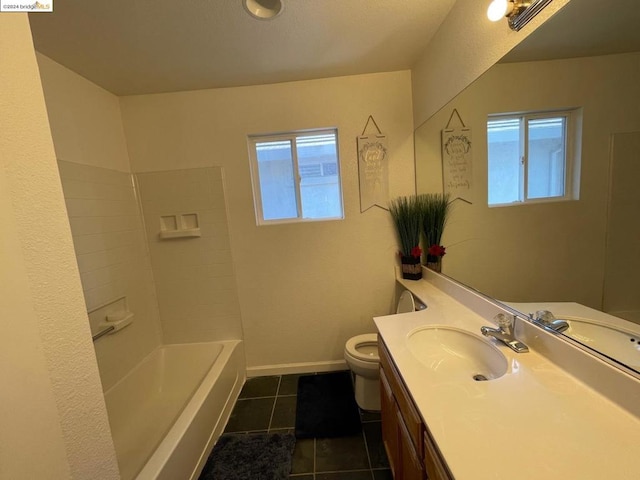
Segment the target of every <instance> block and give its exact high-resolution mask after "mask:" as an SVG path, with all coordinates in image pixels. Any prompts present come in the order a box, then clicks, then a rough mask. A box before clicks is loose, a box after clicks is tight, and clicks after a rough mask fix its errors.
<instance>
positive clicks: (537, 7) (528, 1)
mask: <svg viewBox="0 0 640 480" xmlns="http://www.w3.org/2000/svg"><path fill="white" fill-rule="evenodd" d="M551 1H552V0H493V1H492V2H491V4H490V5H489V8H488V9H487V17H489V20H491V21H492V22H497V21H498V20H500V19H501V18H502V17H507V20H508V22H509V27H510V28H511V29H512V30H516V31H518V30H520V29H521V28H522V27H524V26H525V25H526V24H527V23H529V22H530V21H531V20H532V19H533V18H534V17H535V16H536V15H537V14H538V13H540V12H541V11H542V9H543V8H544V7H546V6H547V5H548V4H550V3H551Z"/></svg>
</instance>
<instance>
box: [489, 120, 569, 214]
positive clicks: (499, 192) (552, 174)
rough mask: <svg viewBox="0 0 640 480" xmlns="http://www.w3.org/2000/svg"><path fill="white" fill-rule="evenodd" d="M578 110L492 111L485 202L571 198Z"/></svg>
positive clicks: (519, 201) (499, 202) (501, 203)
mask: <svg viewBox="0 0 640 480" xmlns="http://www.w3.org/2000/svg"><path fill="white" fill-rule="evenodd" d="M576 115H577V112H576V111H575V110H572V111H561V112H546V113H528V114H517V115H490V116H489V119H488V121H487V150H488V164H489V165H488V170H489V205H490V206H497V205H510V204H515V203H532V202H540V201H552V200H556V201H557V200H566V199H571V198H575V197H576V196H577V193H576V194H574V191H573V189H572V185H573V165H574V163H575V162H574V161H573V158H572V152H573V150H574V149H573V148H572V146H573V141H574V138H577V135H576V133H575V131H574V130H575V128H576V127H575V124H577V119H576V118H575V117H576Z"/></svg>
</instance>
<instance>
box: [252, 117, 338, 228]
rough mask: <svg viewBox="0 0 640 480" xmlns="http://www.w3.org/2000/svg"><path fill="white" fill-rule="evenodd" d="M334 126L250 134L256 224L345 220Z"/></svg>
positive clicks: (336, 135) (336, 136)
mask: <svg viewBox="0 0 640 480" xmlns="http://www.w3.org/2000/svg"><path fill="white" fill-rule="evenodd" d="M337 138H338V134H337V130H335V129H327V130H312V131H302V132H291V133H285V134H278V135H261V136H250V137H249V154H250V158H251V178H252V181H253V197H254V203H255V207H256V218H257V222H258V225H264V224H269V223H283V222H300V221H311V220H330V219H341V218H343V215H342V210H343V209H342V192H341V187H340V167H339V163H338V148H337V144H338V141H337Z"/></svg>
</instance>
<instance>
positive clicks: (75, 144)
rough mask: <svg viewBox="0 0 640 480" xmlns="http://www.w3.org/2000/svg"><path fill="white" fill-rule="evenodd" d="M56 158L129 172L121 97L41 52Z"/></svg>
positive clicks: (44, 85)
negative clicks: (121, 112)
mask: <svg viewBox="0 0 640 480" xmlns="http://www.w3.org/2000/svg"><path fill="white" fill-rule="evenodd" d="M36 58H37V60H38V66H39V68H40V76H41V77H42V80H43V82H42V86H43V89H44V97H45V100H46V102H47V113H48V115H49V123H50V125H51V135H52V136H53V140H54V147H55V150H56V157H57V158H58V160H64V161H66V162H74V163H81V164H83V165H91V166H94V167H102V168H109V169H112V170H119V171H121V172H129V171H131V170H130V167H129V155H128V154H127V146H126V142H125V138H124V132H123V131H122V120H121V118H120V104H119V102H118V97H116V96H115V95H113V94H112V93H109V92H107V91H106V90H104V89H103V88H100V87H98V86H97V85H96V84H94V83H92V82H90V81H88V80H87V79H85V78H83V77H81V76H80V75H78V74H77V73H74V72H72V71H71V70H69V69H67V68H65V67H63V66H62V65H60V64H59V63H56V62H54V61H53V60H51V59H50V58H48V57H45V56H44V55H42V54H40V53H37V54H36Z"/></svg>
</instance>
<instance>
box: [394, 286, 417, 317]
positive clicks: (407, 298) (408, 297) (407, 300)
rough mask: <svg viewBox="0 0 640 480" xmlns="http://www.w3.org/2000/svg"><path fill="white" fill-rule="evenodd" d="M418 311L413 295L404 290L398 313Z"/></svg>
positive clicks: (399, 301)
mask: <svg viewBox="0 0 640 480" xmlns="http://www.w3.org/2000/svg"><path fill="white" fill-rule="evenodd" d="M415 311H416V302H415V301H414V299H413V295H412V294H411V292H410V291H409V290H404V291H403V292H402V293H401V294H400V299H399V300H398V308H397V309H396V313H409V312H415Z"/></svg>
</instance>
